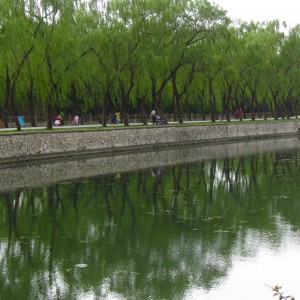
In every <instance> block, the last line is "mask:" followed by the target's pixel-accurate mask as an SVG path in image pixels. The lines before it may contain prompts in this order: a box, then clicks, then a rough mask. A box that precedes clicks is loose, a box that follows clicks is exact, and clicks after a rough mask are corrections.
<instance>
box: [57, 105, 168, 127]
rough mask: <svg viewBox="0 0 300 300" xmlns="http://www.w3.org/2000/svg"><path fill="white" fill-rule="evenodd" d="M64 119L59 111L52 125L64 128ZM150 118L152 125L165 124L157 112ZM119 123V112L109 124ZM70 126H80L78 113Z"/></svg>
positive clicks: (154, 111)
mask: <svg viewBox="0 0 300 300" xmlns="http://www.w3.org/2000/svg"><path fill="white" fill-rule="evenodd" d="M64 118H65V114H64V112H63V111H62V110H61V111H60V113H59V115H58V116H57V117H56V120H55V122H54V124H55V125H56V126H64ZM150 118H151V120H152V124H153V125H155V124H158V125H163V124H166V122H165V120H163V119H162V118H161V117H160V116H159V114H158V112H157V111H156V110H155V109H153V110H152V111H151V113H150ZM120 123H121V113H120V112H116V113H115V114H114V115H113V116H112V119H111V124H113V125H119V124H120ZM72 125H82V119H81V114H80V112H77V113H76V114H75V115H74V117H73V119H72Z"/></svg>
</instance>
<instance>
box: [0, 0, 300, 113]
mask: <svg viewBox="0 0 300 300" xmlns="http://www.w3.org/2000/svg"><path fill="white" fill-rule="evenodd" d="M299 32H300V30H299V26H296V27H295V28H293V29H292V30H291V31H290V33H289V35H285V34H284V33H283V32H281V31H280V24H279V22H278V21H272V22H265V23H254V22H250V23H241V24H237V25H235V26H234V27H233V26H232V24H231V21H230V19H229V18H228V17H227V15H226V13H225V11H223V10H222V9H220V8H219V7H218V6H215V5H213V4H211V3H210V2H208V1H205V0H203V1H196V0H185V1H179V0H160V1H144V0H137V1H133V0H125V1H123V0H112V1H107V2H105V1H100V2H99V1H94V0H90V1H83V0H77V1H71V0H66V1H52V0H51V1H49V0H47V1H37V0H24V1H8V0H2V1H0V58H1V59H0V87H1V91H0V95H1V99H0V103H1V106H2V107H3V106H5V105H6V106H7V105H8V104H7V103H5V101H6V102H7V101H8V100H7V99H9V98H10V95H11V94H14V97H15V99H11V100H9V101H8V102H11V103H9V104H12V103H13V101H15V103H16V106H17V107H19V108H20V107H22V108H23V109H24V110H25V112H26V106H27V105H26V104H28V103H27V101H28V99H27V98H26V94H27V93H28V91H29V90H30V89H31V87H32V84H33V94H34V98H35V103H34V105H35V106H36V108H37V109H40V108H41V107H43V106H44V105H46V104H47V103H51V104H52V105H54V106H55V107H64V108H66V109H68V110H70V112H71V111H72V110H74V109H78V108H79V109H80V110H83V111H84V110H94V109H95V108H97V109H100V110H101V109H102V108H103V106H104V103H106V102H107V101H109V103H108V104H109V107H110V109H111V110H112V109H114V107H119V109H121V110H124V111H126V110H130V109H134V110H138V109H139V107H140V106H141V103H140V101H141V99H145V100H146V103H147V106H148V108H149V109H150V107H151V106H153V105H158V106H160V107H169V108H170V109H171V110H173V112H175V111H176V110H189V109H192V110H194V112H195V113H197V112H202V111H203V110H205V112H208V111H209V110H213V111H224V110H226V109H227V110H228V111H233V110H234V109H235V107H236V106H242V107H243V108H244V109H245V110H249V109H253V110H261V107H265V106H266V105H268V109H269V110H270V109H272V110H274V111H275V110H277V111H281V113H282V114H283V113H285V109H283V108H284V107H285V106H289V107H290V110H293V111H294V113H295V112H296V111H297V109H298V106H299V104H298V102H299V98H300V88H299V84H298V81H299V78H300V71H299V70H300V69H299V61H300V57H299V53H300V51H299V48H300V33H299ZM172 78H173V80H171V79H172ZM7 79H9V80H10V81H11V82H12V84H11V87H10V88H9V89H7ZM105 95H106V96H105ZM107 95H110V99H107ZM199 95H201V97H200V98H199ZM175 97H177V98H176V99H177V100H176V101H177V106H176V108H175V107H174V105H173V104H172V103H173V99H175ZM5 99H6V100H5ZM197 99H198V100H197ZM199 99H201V100H199ZM75 107H76V108H75Z"/></svg>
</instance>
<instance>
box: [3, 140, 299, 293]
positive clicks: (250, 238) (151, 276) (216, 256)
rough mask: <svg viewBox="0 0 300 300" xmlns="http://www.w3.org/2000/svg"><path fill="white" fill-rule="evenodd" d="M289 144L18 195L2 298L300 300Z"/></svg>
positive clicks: (6, 243) (6, 197)
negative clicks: (276, 289) (284, 299)
mask: <svg viewBox="0 0 300 300" xmlns="http://www.w3.org/2000/svg"><path fill="white" fill-rule="evenodd" d="M297 142H298V141H296V144H297ZM253 143H255V142H253ZM278 143H281V146H280V147H279V148H278V147H276V148H274V149H272V148H270V149H269V148H268V147H267V148H268V149H267V150H264V151H259V150H257V151H258V152H256V151H252V153H250V154H249V153H248V154H247V151H246V150H245V153H246V154H243V153H240V155H238V156H237V155H231V153H228V155H224V153H223V155H219V156H218V157H216V158H211V159H208V160H203V159H201V157H199V160H198V161H197V159H196V160H194V161H192V162H190V161H185V159H184V158H183V159H182V160H181V162H180V163H176V164H175V165H172V164H167V165H164V162H163V161H162V162H161V164H160V165H161V167H155V168H145V169H141V170H132V171H130V172H123V171H122V170H120V172H106V173H107V174H102V175H98V176H93V177H85V176H84V174H81V177H82V178H78V179H76V180H69V181H61V180H60V181H59V182H52V183H51V182H50V183H49V184H47V185H44V186H35V187H30V186H24V187H20V188H17V189H14V188H6V189H5V190H3V191H1V192H0V214H1V218H0V222H1V223H0V225H1V226H0V299H274V298H273V293H272V291H270V289H269V288H268V286H267V285H270V286H274V285H275V284H280V285H283V287H284V290H285V291H287V293H289V294H292V295H293V296H296V298H297V296H298V297H299V295H300V291H299V279H298V277H299V276H298V272H299V269H300V261H299V257H300V230H299V229H300V218H299V213H300V199H299V191H300V176H299V175H300V161H299V159H300V148H298V147H297V146H295V147H287V148H286V147H285V146H286V145H288V144H289V140H283V141H278V142H276V145H278ZM293 143H294V144H295V140H293ZM299 144H300V142H299ZM249 145H250V144H248V146H247V145H246V146H245V149H248V147H249ZM251 145H254V146H253V147H254V148H256V146H255V144H251ZM225 147H226V146H223V148H225ZM232 147H234V145H231V148H230V149H232ZM181 150H182V151H184V149H181ZM181 153H182V152H181ZM183 153H184V152H183ZM183 157H184V155H183ZM110 159H112V158H109V157H107V158H106V160H107V161H109V160H110ZM123 159H124V160H125V161H126V156H124V157H123ZM187 160H188V159H187ZM92 167H93V166H91V168H92ZM95 167H96V166H95ZM18 168H20V170H18V172H17V173H20V172H22V171H24V168H28V166H23V167H20V166H18ZM43 168H44V167H43ZM102 169H103V168H102ZM0 173H1V172H0ZM32 176H34V174H32ZM41 181H42V178H41Z"/></svg>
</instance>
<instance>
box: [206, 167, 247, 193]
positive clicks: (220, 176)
mask: <svg viewBox="0 0 300 300" xmlns="http://www.w3.org/2000/svg"><path fill="white" fill-rule="evenodd" d="M205 171H206V174H210V165H209V164H207V165H206V170H205ZM215 172H216V173H215V177H214V182H213V188H214V189H215V190H216V189H217V188H218V187H219V186H220V184H222V185H224V187H225V188H226V189H227V190H228V191H229V190H230V188H231V185H238V186H239V190H240V191H241V192H246V191H247V188H248V186H249V178H248V176H247V175H243V174H241V172H240V173H239V174H238V177H237V176H236V174H237V173H236V172H232V171H229V172H228V173H227V174H225V173H224V170H223V168H221V167H220V166H219V165H216V170H215ZM209 185H210V183H209V182H208V183H207V189H209V188H210V186H209Z"/></svg>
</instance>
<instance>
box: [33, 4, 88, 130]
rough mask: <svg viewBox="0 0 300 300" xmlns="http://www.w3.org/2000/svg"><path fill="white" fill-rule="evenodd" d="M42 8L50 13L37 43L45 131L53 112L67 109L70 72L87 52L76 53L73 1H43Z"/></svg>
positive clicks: (74, 8)
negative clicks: (39, 50) (43, 102)
mask: <svg viewBox="0 0 300 300" xmlns="http://www.w3.org/2000/svg"><path fill="white" fill-rule="evenodd" d="M42 9H43V11H44V12H47V11H50V13H49V14H48V15H47V17H46V18H44V20H43V21H44V22H43V27H42V30H43V35H42V36H41V40H40V43H41V44H42V45H43V49H44V52H43V61H44V66H43V67H41V68H40V70H39V72H41V73H42V74H43V83H44V86H43V93H44V95H46V97H45V105H46V107H47V108H46V110H47V129H51V128H52V117H53V113H54V109H55V108H57V109H58V108H60V109H64V108H66V107H67V106H68V96H67V95H68V94H70V90H71V84H70V80H69V79H70V72H74V70H75V69H74V68H73V67H74V65H76V64H77V63H78V58H79V57H82V56H84V55H85V54H86V53H87V52H84V53H79V51H78V49H77V43H78V32H77V31H76V22H75V21H76V20H75V12H76V9H77V7H76V6H75V3H74V2H73V1H71V0H70V1H64V2H63V3H58V2H57V3H52V1H50V2H45V3H43V6H42ZM79 9H80V8H79ZM79 38H80V35H79Z"/></svg>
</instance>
